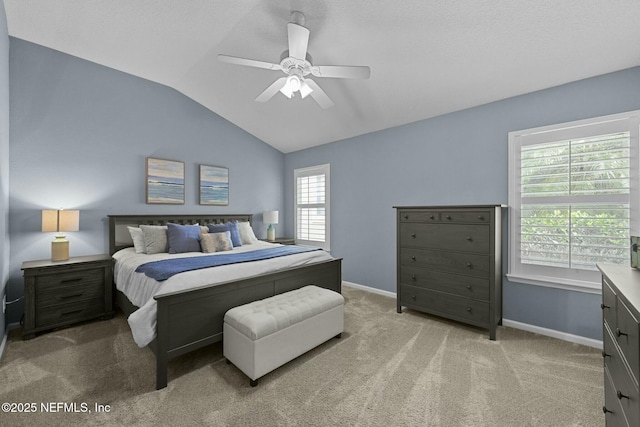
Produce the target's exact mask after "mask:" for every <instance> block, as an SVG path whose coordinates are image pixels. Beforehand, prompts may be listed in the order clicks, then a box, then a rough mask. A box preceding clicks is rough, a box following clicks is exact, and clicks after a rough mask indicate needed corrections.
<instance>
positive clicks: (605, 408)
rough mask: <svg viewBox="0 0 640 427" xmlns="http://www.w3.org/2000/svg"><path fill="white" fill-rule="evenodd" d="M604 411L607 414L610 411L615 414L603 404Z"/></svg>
mask: <svg viewBox="0 0 640 427" xmlns="http://www.w3.org/2000/svg"><path fill="white" fill-rule="evenodd" d="M602 412H603V413H605V414H606V413H607V412H609V413H611V414H613V411H610V410H608V409H607V407H606V406H603V407H602Z"/></svg>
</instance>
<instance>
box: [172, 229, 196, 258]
mask: <svg viewBox="0 0 640 427" xmlns="http://www.w3.org/2000/svg"><path fill="white" fill-rule="evenodd" d="M167 227H168V229H167V239H168V240H169V253H170V254H181V253H183V252H202V249H201V248H200V231H202V229H201V228H200V226H199V225H180V224H172V223H168V224H167Z"/></svg>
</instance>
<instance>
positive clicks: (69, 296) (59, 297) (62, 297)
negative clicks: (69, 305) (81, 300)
mask: <svg viewBox="0 0 640 427" xmlns="http://www.w3.org/2000/svg"><path fill="white" fill-rule="evenodd" d="M82 295H84V292H80V293H79V294H71V295H61V296H58V297H56V299H69V298H76V297H81V296H82Z"/></svg>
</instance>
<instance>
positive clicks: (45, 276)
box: [21, 255, 113, 340]
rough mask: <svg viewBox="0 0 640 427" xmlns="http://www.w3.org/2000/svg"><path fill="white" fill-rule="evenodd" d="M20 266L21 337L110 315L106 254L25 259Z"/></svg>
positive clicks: (109, 268) (109, 274)
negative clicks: (21, 278) (22, 289)
mask: <svg viewBox="0 0 640 427" xmlns="http://www.w3.org/2000/svg"><path fill="white" fill-rule="evenodd" d="M21 269H22V271H23V276H24V301H25V303H24V330H23V332H22V338H23V339H25V340H28V339H31V338H34V337H35V335H36V333H37V332H41V331H45V330H49V329H54V328H57V327H60V326H67V325H71V324H73V323H77V322H83V321H85V320H90V319H94V318H97V317H102V318H104V319H108V318H111V317H113V294H112V292H113V291H112V286H113V259H112V258H111V256H110V255H89V256H79V257H71V258H69V259H68V260H67V261H51V260H48V259H46V260H39V261H25V262H23V263H22V267H21Z"/></svg>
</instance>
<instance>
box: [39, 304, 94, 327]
mask: <svg viewBox="0 0 640 427" xmlns="http://www.w3.org/2000/svg"><path fill="white" fill-rule="evenodd" d="M104 312H105V308H104V298H95V299H92V300H90V301H79V302H75V303H69V304H62V305H56V306H52V307H47V308H42V309H40V310H38V314H37V316H36V327H37V328H42V327H46V326H54V325H55V326H62V325H65V324H67V323H75V322H79V321H82V320H85V319H91V318H94V317H97V316H100V314H102V313H104Z"/></svg>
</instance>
